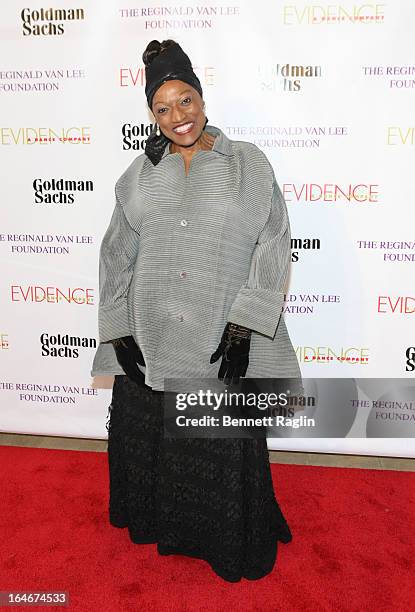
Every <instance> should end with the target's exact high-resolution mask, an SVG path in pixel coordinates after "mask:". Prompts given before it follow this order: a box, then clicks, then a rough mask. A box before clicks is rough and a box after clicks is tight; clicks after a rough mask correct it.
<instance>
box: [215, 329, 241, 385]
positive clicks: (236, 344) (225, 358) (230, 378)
mask: <svg viewBox="0 0 415 612" xmlns="http://www.w3.org/2000/svg"><path fill="white" fill-rule="evenodd" d="M250 348H251V330H250V329H248V328H246V327H242V326H240V325H236V324H235V323H227V324H226V327H225V330H224V332H223V334H222V339H221V341H220V343H219V346H218V348H217V349H216V351H215V352H214V353H213V354H212V356H211V358H210V363H215V361H217V360H218V359H219V357H221V356H222V363H221V365H220V368H219V373H218V378H219V380H223V382H224V383H225V385H228V384H238V383H239V378H240V377H243V376H245V374H246V371H247V369H248V364H249V349H250Z"/></svg>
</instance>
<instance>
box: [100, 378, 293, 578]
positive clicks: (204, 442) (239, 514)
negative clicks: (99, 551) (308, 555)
mask: <svg viewBox="0 0 415 612" xmlns="http://www.w3.org/2000/svg"><path fill="white" fill-rule="evenodd" d="M107 430H108V464H109V477H110V491H109V521H110V523H111V525H113V526H115V527H126V528H128V532H129V536H130V539H131V540H132V541H133V542H134V543H137V544H145V543H157V549H158V552H159V554H161V555H168V554H180V555H187V556H191V557H197V558H199V559H204V560H206V561H207V562H208V563H209V564H210V566H211V567H212V569H213V571H214V572H215V573H216V574H217V575H218V576H220V577H221V578H223V579H224V580H227V581H230V582H237V581H239V580H240V579H241V578H248V579H250V580H256V579H259V578H262V577H263V576H266V575H267V574H268V573H269V572H271V570H272V569H273V567H274V564H275V560H276V554H277V542H278V541H281V542H289V541H290V540H291V532H290V529H289V527H288V525H287V522H286V520H285V518H284V516H283V514H282V512H281V509H280V507H279V505H278V503H277V501H276V499H275V494H274V490H273V485H272V479H271V470H270V465H269V457H268V449H267V444H266V439H265V438H263V439H248V438H244V439H238V438H236V439H231V438H229V439H224V438H222V439H220V438H217V439H214V438H213V439H212V438H209V439H197V438H192V439H172V438H170V439H169V438H167V437H164V426H163V393H162V392H160V391H153V390H152V389H150V388H149V387H147V386H145V385H142V386H140V385H138V384H136V383H135V382H133V381H131V380H130V379H129V378H128V377H127V376H116V377H115V382H114V387H113V394H112V402H111V405H110V406H109V410H108V421H107Z"/></svg>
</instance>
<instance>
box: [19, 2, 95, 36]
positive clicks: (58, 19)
mask: <svg viewBox="0 0 415 612" xmlns="http://www.w3.org/2000/svg"><path fill="white" fill-rule="evenodd" d="M20 17H21V19H22V22H23V36H62V34H64V33H65V22H66V21H79V20H81V19H84V18H85V14H84V9H82V8H78V9H62V8H59V9H55V8H47V9H45V8H38V9H34V10H33V9H30V8H24V9H22V12H21V13H20Z"/></svg>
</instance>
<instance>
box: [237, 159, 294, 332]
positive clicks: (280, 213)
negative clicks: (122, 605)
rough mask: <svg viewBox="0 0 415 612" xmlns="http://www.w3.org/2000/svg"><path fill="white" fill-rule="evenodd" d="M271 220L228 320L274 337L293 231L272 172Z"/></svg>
mask: <svg viewBox="0 0 415 612" xmlns="http://www.w3.org/2000/svg"><path fill="white" fill-rule="evenodd" d="M272 177H273V183H272V194H271V198H270V211H269V216H268V219H267V221H266V223H265V225H264V227H263V229H262V231H261V233H260V235H259V237H258V240H257V243H256V245H255V249H254V252H253V255H252V259H251V264H250V269H249V276H248V279H247V281H246V283H245V284H244V285H243V286H242V288H241V289H240V291H239V293H238V294H237V296H236V299H235V301H234V302H233V304H232V306H231V309H230V312H229V315H228V320H229V321H230V322H232V323H236V324H238V325H242V326H244V327H248V328H250V329H252V330H254V331H257V332H259V333H260V334H263V335H265V336H269V337H271V338H273V337H274V335H275V332H276V330H277V327H278V323H279V320H280V316H281V312H282V307H283V303H284V292H285V285H286V282H287V278H288V273H289V266H290V260H291V232H290V224H289V218H288V212H287V206H286V204H285V201H284V197H283V195H282V193H281V190H280V188H279V186H278V183H277V181H276V179H275V176H274V172H273V171H272Z"/></svg>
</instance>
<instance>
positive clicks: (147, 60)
mask: <svg viewBox="0 0 415 612" xmlns="http://www.w3.org/2000/svg"><path fill="white" fill-rule="evenodd" d="M166 43H168V46H167V45H166V46H164V45H165V44H166ZM143 62H144V64H145V67H146V68H145V72H146V87H145V93H146V97H147V103H148V106H149V107H150V109H151V105H152V103H153V98H154V94H155V93H156V91H157V89H158V88H159V87H160V85H162V84H163V83H165V82H166V81H171V80H176V79H177V80H179V81H184V82H185V83H188V84H189V85H191V86H192V87H194V89H196V91H198V92H199V94H200V96H201V97H203V91H202V86H201V84H200V81H199V79H198V78H197V76H196V74H195V73H194V72H193V68H192V64H191V62H190V59H189V57H188V56H187V55H186V53H185V52H184V51H183V49H182V48H181V46H180V45H179V44H178V43H176V42H175V41H173V40H168V41H163V43H159V41H158V40H153V41H151V43H149V45H148V46H147V49H146V51H145V52H144V53H143ZM207 122H208V119H207V117H206V121H205V126H206V123H207ZM169 142H170V139H169V138H167V137H166V136H165V135H164V134H163V132H161V130H160V135H157V134H156V126H154V127H153V130H152V131H151V133H150V135H149V137H148V138H147V142H146V147H145V149H144V152H145V153H146V155H147V156H148V157H149V158H150V160H151V161H152V163H153V164H154V165H156V164H158V163H159V161H160V159H161V157H162V155H163V151H164V149H165V147H166V146H167V143H169Z"/></svg>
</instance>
